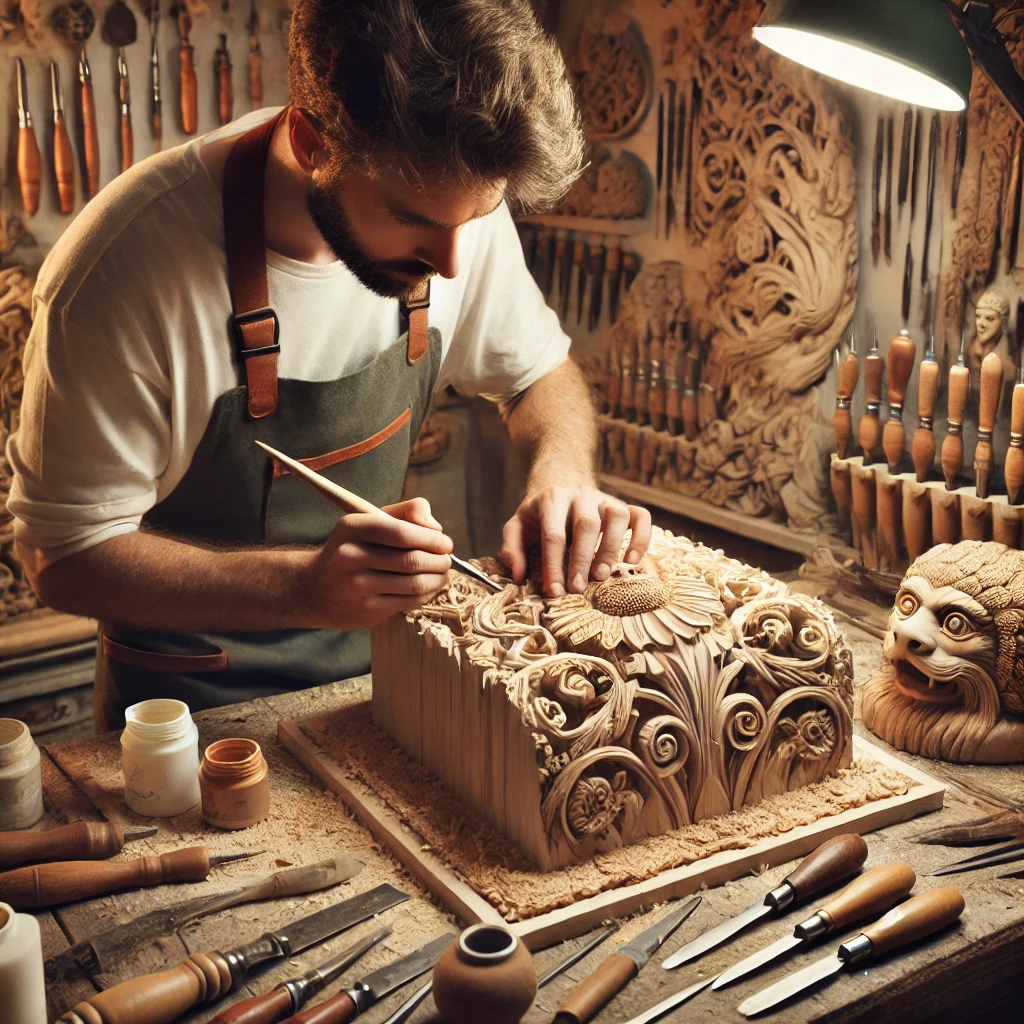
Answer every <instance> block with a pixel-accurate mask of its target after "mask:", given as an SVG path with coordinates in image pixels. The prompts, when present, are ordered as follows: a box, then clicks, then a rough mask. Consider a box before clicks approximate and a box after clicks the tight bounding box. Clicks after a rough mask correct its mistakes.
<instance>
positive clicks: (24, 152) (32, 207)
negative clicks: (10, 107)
mask: <svg viewBox="0 0 1024 1024" xmlns="http://www.w3.org/2000/svg"><path fill="white" fill-rule="evenodd" d="M14 66H15V68H16V71H17V76H18V158H17V164H18V184H19V185H20V186H21V205H22V206H23V207H24V208H25V212H26V213H27V214H28V215H29V216H30V217H31V216H34V215H35V214H36V213H37V212H38V210H39V186H40V182H41V181H42V177H43V163H42V159H41V157H40V156H39V143H38V142H37V141H36V130H35V128H33V127H32V112H31V111H30V110H29V108H28V81H27V79H26V77H25V62H24V61H23V60H22V59H21V58H20V57H15V58H14Z"/></svg>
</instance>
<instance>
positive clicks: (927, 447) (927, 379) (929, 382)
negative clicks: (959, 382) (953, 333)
mask: <svg viewBox="0 0 1024 1024" xmlns="http://www.w3.org/2000/svg"><path fill="white" fill-rule="evenodd" d="M938 393H939V364H938V363H937V362H936V360H935V335H934V334H933V335H932V336H931V343H930V344H929V347H928V351H927V352H925V354H924V361H923V362H922V363H921V373H920V375H919V377H918V381H917V430H916V431H914V441H913V443H912V444H911V446H910V448H911V455H912V457H913V460H914V472H915V473H916V474H917V482H918V483H921V484H923V483H924V482H925V481H926V480H927V479H928V477H929V475H930V474H931V471H932V466H933V465H934V464H935V432H934V428H933V424H934V422H935V400H936V398H937V397H938Z"/></svg>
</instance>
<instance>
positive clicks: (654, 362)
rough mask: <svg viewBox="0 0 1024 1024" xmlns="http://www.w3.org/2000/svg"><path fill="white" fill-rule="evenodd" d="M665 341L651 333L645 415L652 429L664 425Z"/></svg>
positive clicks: (657, 428) (660, 427) (658, 428)
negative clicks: (649, 375)
mask: <svg viewBox="0 0 1024 1024" xmlns="http://www.w3.org/2000/svg"><path fill="white" fill-rule="evenodd" d="M664 353H665V342H664V339H662V338H659V337H658V335H656V334H652V335H651V342H650V346H649V347H648V359H649V365H650V368H651V383H650V389H649V390H648V392H647V415H648V418H649V420H650V423H651V427H652V428H653V429H654V430H661V429H662V428H663V427H664V426H665V413H666V398H665V359H664Z"/></svg>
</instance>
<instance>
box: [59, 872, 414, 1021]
mask: <svg viewBox="0 0 1024 1024" xmlns="http://www.w3.org/2000/svg"><path fill="white" fill-rule="evenodd" d="M407 899H409V896H408V894H407V893H404V892H402V891H401V890H400V889H396V888H395V887H394V886H392V885H378V886H377V887H376V888H375V889H370V890H369V892H364V893H362V894H361V895H359V896H353V897H352V898H351V899H348V900H345V901H343V902H342V903H337V904H335V905H334V906H333V907H327V908H326V909H325V910H319V911H317V912H316V913H315V914H310V915H308V916H307V917H303V918H300V919H299V920H298V921H293V922H291V924H289V925H286V926H285V927H284V928H281V929H278V930H277V931H273V932H266V933H264V934H263V935H261V936H260V937H259V938H258V939H255V940H254V941H252V942H249V943H246V944H245V945H244V946H239V947H237V948H236V949H233V950H231V951H230V952H228V953H220V952H211V953H196V954H193V955H192V956H190V957H189V958H188V959H187V960H185V961H183V962H182V963H180V964H178V965H177V967H172V968H171V969H170V970H166V971H159V972H157V973H154V974H143V975H141V976H139V977H137V978H132V979H131V980H130V981H123V982H121V984H119V985H114V986H113V987H112V988H108V989H106V990H105V991H103V992H99V993H97V994H96V995H94V996H91V997H90V998H89V999H86V1000H84V1001H83V1002H81V1003H78V1005H76V1006H75V1007H74V1008H73V1009H71V1010H69V1011H68V1012H67V1013H65V1014H64V1015H63V1016H62V1017H60V1018H59V1022H60V1024H84V1022H86V1021H93V1020H96V1019H99V1020H126V1019H128V1018H129V1017H130V1018H131V1019H133V1020H138V1021H142V1020H144V1021H145V1022H146V1024H170V1022H171V1021H174V1020H177V1019H178V1018H179V1017H181V1016H182V1015H183V1014H184V1013H186V1012H187V1011H188V1010H189V1009H191V1007H193V1006H195V1005H197V1004H199V1003H204V1002H206V1003H209V1002H213V1001H215V1000H216V999H219V998H220V997H221V996H224V995H226V994H227V993H228V992H230V991H231V990H232V989H234V988H237V987H238V985H239V984H240V983H241V981H242V979H243V978H244V977H245V975H246V974H247V973H248V972H249V971H250V970H251V969H252V968H253V967H255V966H256V965H257V964H261V963H264V962H266V961H267V960H275V959H279V958H281V957H288V956H294V955H295V954H296V953H301V952H302V950H304V949H307V948H308V947H309V946H313V945H316V944H317V943H319V942H323V941H325V940H326V939H329V938H331V936H333V935H337V934H339V933H340V932H343V931H345V930H346V929H348V928H351V927H352V926H353V925H357V924H359V923H360V921H365V920H367V919H368V918H371V917H373V916H374V915H375V914H380V913H382V912H383V911H385V910H388V909H389V908H391V907H394V906H397V905H398V904H399V903H404V902H405V901H406V900H407ZM211 972H212V976H213V977H215V978H217V979H218V980H219V984H213V983H212V982H209V981H208V983H207V985H206V986H205V987H204V989H203V990H202V991H201V990H200V989H199V986H197V985H196V984H195V978H196V976H197V974H200V975H202V976H204V977H206V978H207V979H209V978H210V977H211Z"/></svg>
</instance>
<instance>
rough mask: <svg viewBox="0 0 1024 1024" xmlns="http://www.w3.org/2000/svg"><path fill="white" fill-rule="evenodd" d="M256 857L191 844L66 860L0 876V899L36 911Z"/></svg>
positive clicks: (194, 878)
mask: <svg viewBox="0 0 1024 1024" xmlns="http://www.w3.org/2000/svg"><path fill="white" fill-rule="evenodd" d="M254 856H256V854H255V853H254V852H251V851H244V852H242V853H216V854H213V855H212V856H211V854H210V853H209V851H208V850H207V849H206V847H205V846H190V847H188V848H187V849H184V850H174V851H173V852H172V853H162V854H160V855H159V856H157V857H140V858H139V859H138V860H127V861H122V862H120V863H113V862H111V861H95V860H69V861H64V863H58V864H37V865H36V866H35V867H31V868H15V870H14V871H6V872H4V873H3V874H2V875H0V902H2V903H9V904H10V905H11V906H12V907H14V909H15V910H39V909H40V908H42V907H55V906H57V905H58V904H61V903H76V902H78V901H79V900H91V899H94V898H95V897H97V896H109V895H110V894H111V893H115V892H124V891H125V890H126V889H148V888H150V887H152V886H154V885H166V884H168V883H170V882H203V881H205V880H206V878H207V876H208V875H209V874H210V869H211V868H213V867H216V866H217V865H218V864H226V863H227V862H228V861H232V860H241V859H242V858H243V857H254Z"/></svg>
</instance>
